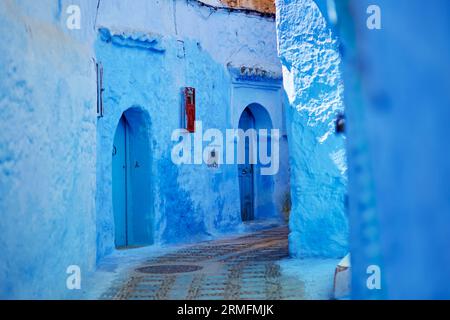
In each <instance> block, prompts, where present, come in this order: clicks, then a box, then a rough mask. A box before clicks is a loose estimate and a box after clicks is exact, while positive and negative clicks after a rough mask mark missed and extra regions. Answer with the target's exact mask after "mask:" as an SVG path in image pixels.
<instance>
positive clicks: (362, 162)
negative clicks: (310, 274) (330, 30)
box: [336, 0, 450, 299]
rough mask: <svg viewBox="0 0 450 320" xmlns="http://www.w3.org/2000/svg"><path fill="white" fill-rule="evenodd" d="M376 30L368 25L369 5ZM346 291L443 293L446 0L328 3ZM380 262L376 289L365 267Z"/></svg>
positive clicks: (449, 49)
mask: <svg viewBox="0 0 450 320" xmlns="http://www.w3.org/2000/svg"><path fill="white" fill-rule="evenodd" d="M372 4H375V5H378V6H379V7H380V9H381V26H382V29H381V30H369V29H368V28H367V27H366V20H367V18H368V15H367V13H366V10H367V7H368V6H369V5H372ZM336 5H337V14H338V21H339V24H338V26H337V27H336V31H337V32H338V34H339V37H340V39H341V41H342V50H341V52H342V54H343V62H344V74H345V78H344V80H345V89H346V90H345V99H346V114H347V117H348V142H349V144H348V155H349V182H350V183H349V186H350V188H349V200H350V201H349V211H350V213H349V214H350V222H351V226H352V233H351V238H350V241H351V251H352V274H353V279H352V286H353V288H352V291H353V296H354V298H359V299H367V298H389V299H411V298H412V299H448V298H450V288H449V286H448V283H450V274H449V272H448V265H449V264H450V253H449V250H448V248H449V246H450V238H449V225H450V216H449V212H450V197H449V190H450V182H449V181H450V180H449V177H450V149H449V148H448V147H447V145H448V143H447V139H446V137H447V136H448V119H449V118H450V108H449V106H450V93H449V90H448V88H449V87H450V62H449V59H448V57H449V56H450V43H449V41H448V39H449V36H450V34H449V33H450V22H449V21H450V20H449V14H448V13H449V12H450V11H449V9H450V3H449V2H448V1H446V0H436V1H433V2H430V3H429V4H428V3H427V4H426V5H425V3H424V2H422V1H407V0H398V1H390V0H377V1H365V0H364V1H362V0H355V1H352V0H350V1H336ZM374 264H375V265H379V266H380V268H381V280H382V287H381V290H368V288H367V286H366V280H367V274H366V269H367V267H368V266H369V265H374Z"/></svg>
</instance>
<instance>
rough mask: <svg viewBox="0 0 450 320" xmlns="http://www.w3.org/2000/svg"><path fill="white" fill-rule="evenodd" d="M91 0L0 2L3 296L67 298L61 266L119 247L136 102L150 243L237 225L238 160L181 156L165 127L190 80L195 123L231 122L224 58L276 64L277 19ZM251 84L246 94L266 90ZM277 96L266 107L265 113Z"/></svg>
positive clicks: (172, 4)
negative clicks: (118, 164)
mask: <svg viewBox="0 0 450 320" xmlns="http://www.w3.org/2000/svg"><path fill="white" fill-rule="evenodd" d="M71 4H75V5H79V6H80V8H81V29H80V30H68V29H67V28H66V19H67V14H66V8H67V6H68V5H71ZM97 4H98V2H97V1H91V0H79V1H70V0H61V1H53V0H45V1H39V2H36V1H32V0H27V1H25V0H24V1H13V0H5V1H2V2H1V3H0V30H1V31H2V34H3V41H2V42H1V43H0V53H1V54H0V68H1V74H0V82H1V89H0V107H1V108H0V120H1V122H0V123H1V124H0V129H1V130H0V131H1V134H0V212H1V213H2V219H1V220H0V246H1V247H2V255H1V257H2V258H1V259H0V297H1V298H71V297H76V294H77V293H76V292H72V291H69V290H67V288H66V279H67V274H66V269H67V267H68V266H69V265H78V266H80V267H81V271H82V276H83V278H82V279H85V278H84V277H87V275H88V274H89V273H90V272H92V271H94V270H95V266H96V263H97V262H98V261H99V260H100V259H102V258H103V257H104V256H105V255H107V254H108V253H111V252H112V251H113V250H114V215H113V206H112V167H111V165H112V147H113V139H114V134H115V132H116V128H117V124H118V122H119V119H120V117H121V115H122V113H123V112H124V111H126V110H128V109H129V108H132V107H133V108H136V109H139V110H142V112H143V113H146V114H148V121H147V123H148V125H149V133H150V134H149V140H148V141H149V148H148V149H149V150H150V151H149V165H150V166H151V174H152V178H151V181H150V184H151V186H150V189H151V190H147V191H149V194H151V195H152V196H151V197H149V199H148V202H147V204H150V206H149V208H145V211H148V212H149V215H148V217H149V219H148V220H149V222H148V225H149V227H151V229H152V230H151V232H152V233H153V234H152V238H153V241H154V243H155V244H158V245H159V244H167V243H173V242H191V241H195V240H198V239H205V238H209V237H214V236H217V235H218V234H221V233H222V232H228V231H231V230H236V228H239V226H240V211H239V203H238V202H237V201H236V199H239V190H238V177H237V166H236V165H230V166H221V167H220V169H219V170H215V171H214V170H213V171H212V170H211V169H209V168H207V166H206V165H202V166H187V165H184V166H180V167H177V166H175V165H174V164H173V163H172V162H171V160H170V153H171V147H172V146H173V144H174V143H173V142H172V141H171V140H170V137H171V134H172V130H174V129H177V128H179V127H180V118H179V114H180V109H179V108H180V103H181V96H180V88H181V87H184V86H194V87H196V88H197V118H198V119H199V120H201V121H202V122H203V128H204V130H206V129H208V128H211V127H214V128H218V129H223V130H224V129H226V128H233V127H234V121H233V119H234V118H235V117H234V114H233V112H232V110H231V109H232V108H231V105H232V102H231V96H232V94H231V91H232V81H233V79H232V76H231V75H230V73H229V68H237V69H240V67H241V66H247V67H256V66H258V67H259V68H261V69H264V70H267V71H270V72H272V73H278V74H280V70H279V69H280V64H279V61H278V58H277V55H276V38H275V24H274V21H273V19H270V18H263V17H259V16H254V15H245V14H235V13H231V14H230V13H229V12H228V11H225V10H219V11H217V12H216V11H215V10H212V11H210V9H208V8H204V7H200V6H199V5H198V4H196V2H195V1H189V2H186V1H181V0H180V1H157V0H146V1H144V0H142V1H136V0H133V1H129V0H122V1H118V0H115V1H100V5H99V6H97ZM243 44H245V45H243ZM94 60H95V61H96V62H101V63H102V64H103V68H104V89H105V91H104V107H105V115H104V117H103V118H97V116H96V100H97V92H96V73H95V62H94ZM255 92H259V93H256V94H254V97H252V100H251V102H252V103H253V102H255V103H258V102H259V100H264V101H267V100H268V99H267V98H266V97H265V96H264V94H263V93H261V92H264V90H260V91H255ZM276 107H277V106H276V105H275V104H272V105H270V106H268V109H269V111H270V112H271V114H274V112H273V110H275V109H276ZM280 110H281V109H280ZM280 113H281V112H280ZM276 118H277V119H278V120H277V121H278V126H279V127H281V126H282V124H281V121H279V119H281V116H278V115H277V116H276ZM144 149H145V148H144ZM287 178H288V177H287V176H286V175H283V177H282V178H277V179H278V182H279V185H283V184H284V185H288V182H287V180H288V179H287ZM278 192H279V193H280V194H282V193H283V191H282V190H278ZM82 287H83V282H82Z"/></svg>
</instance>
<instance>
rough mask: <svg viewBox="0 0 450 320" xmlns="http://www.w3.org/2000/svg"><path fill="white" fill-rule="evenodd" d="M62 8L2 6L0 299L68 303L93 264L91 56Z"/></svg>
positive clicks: (17, 3)
mask: <svg viewBox="0 0 450 320" xmlns="http://www.w3.org/2000/svg"><path fill="white" fill-rule="evenodd" d="M90 3H91V2H90V1H83V4H84V8H86V10H87V8H90V7H91V4H90ZM59 4H60V5H61V6H62V3H61V2H59ZM60 5H58V2H57V1H50V0H49V1H39V2H38V1H10V0H5V1H1V2H0V30H1V32H2V35H3V36H2V41H0V119H1V122H0V132H1V134H0V213H1V220H0V248H1V250H0V251H1V254H0V256H1V257H0V298H24V297H26V298H44V297H47V298H48V297H67V296H69V295H70V294H69V291H68V290H66V277H67V274H66V268H67V267H68V266H69V265H72V264H76V265H79V266H80V267H81V268H82V270H83V271H84V272H88V271H90V270H92V269H93V267H94V264H95V256H96V254H95V252H96V248H95V201H94V195H95V152H96V143H95V132H96V129H95V95H96V93H95V71H94V68H93V64H92V61H91V57H92V55H93V50H92V47H91V46H90V45H89V37H88V36H87V35H88V33H87V32H86V33H84V31H81V32H80V33H78V34H77V35H74V34H73V33H70V32H69V31H68V30H67V29H64V28H62V27H61V25H62V24H61V20H60V18H61V17H62V9H61V6H60ZM90 23H91V21H88V20H86V25H87V26H89V24H90ZM86 29H88V28H86ZM81 39H83V43H82V42H81V41H80V40H81Z"/></svg>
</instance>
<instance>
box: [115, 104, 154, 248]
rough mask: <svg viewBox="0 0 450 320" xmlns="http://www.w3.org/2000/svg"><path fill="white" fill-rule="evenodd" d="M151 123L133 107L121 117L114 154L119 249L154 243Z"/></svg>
mask: <svg viewBox="0 0 450 320" xmlns="http://www.w3.org/2000/svg"><path fill="white" fill-rule="evenodd" d="M149 140H150V121H149V117H148V115H147V114H146V113H145V111H143V110H142V109H140V108H137V107H133V108H130V109H128V110H127V111H125V112H124V113H123V114H122V116H121V117H120V120H119V123H118V125H117V129H116V133H115V136H114V144H113V150H112V192H113V210H114V225H115V226H114V228H115V245H116V248H123V247H133V246H144V245H149V244H152V243H153V210H152V201H151V199H152V192H151V150H150V141H149Z"/></svg>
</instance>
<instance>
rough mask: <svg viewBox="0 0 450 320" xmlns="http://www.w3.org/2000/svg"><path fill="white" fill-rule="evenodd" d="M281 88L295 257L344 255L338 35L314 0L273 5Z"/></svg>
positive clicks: (345, 228) (345, 231)
mask: <svg viewBox="0 0 450 320" xmlns="http://www.w3.org/2000/svg"><path fill="white" fill-rule="evenodd" d="M277 33H278V43H279V55H280V58H281V63H282V65H283V78H284V79H283V81H284V88H285V91H286V105H287V106H289V107H287V108H286V109H287V110H286V117H287V121H286V123H287V131H288V138H289V139H288V141H289V156H290V166H291V192H292V211H291V216H290V229H291V233H290V235H289V244H290V251H291V253H292V254H293V255H294V256H325V257H341V256H343V255H345V254H346V253H347V250H348V239H347V237H348V222H347V216H346V211H345V207H344V205H345V197H346V186H347V177H346V170H347V167H346V159H345V145H344V143H345V138H344V137H342V136H336V135H335V133H334V131H335V130H334V123H335V118H336V115H337V114H338V113H339V112H342V111H343V102H342V95H343V85H342V81H341V75H340V70H339V65H340V58H339V53H338V44H337V42H336V38H335V37H334V36H333V34H332V33H331V29H330V28H329V27H328V26H327V23H326V21H325V19H324V18H323V16H322V14H321V12H320V10H319V8H318V7H317V6H316V4H315V3H314V2H313V1H312V0H298V1H288V0H279V1H277Z"/></svg>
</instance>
